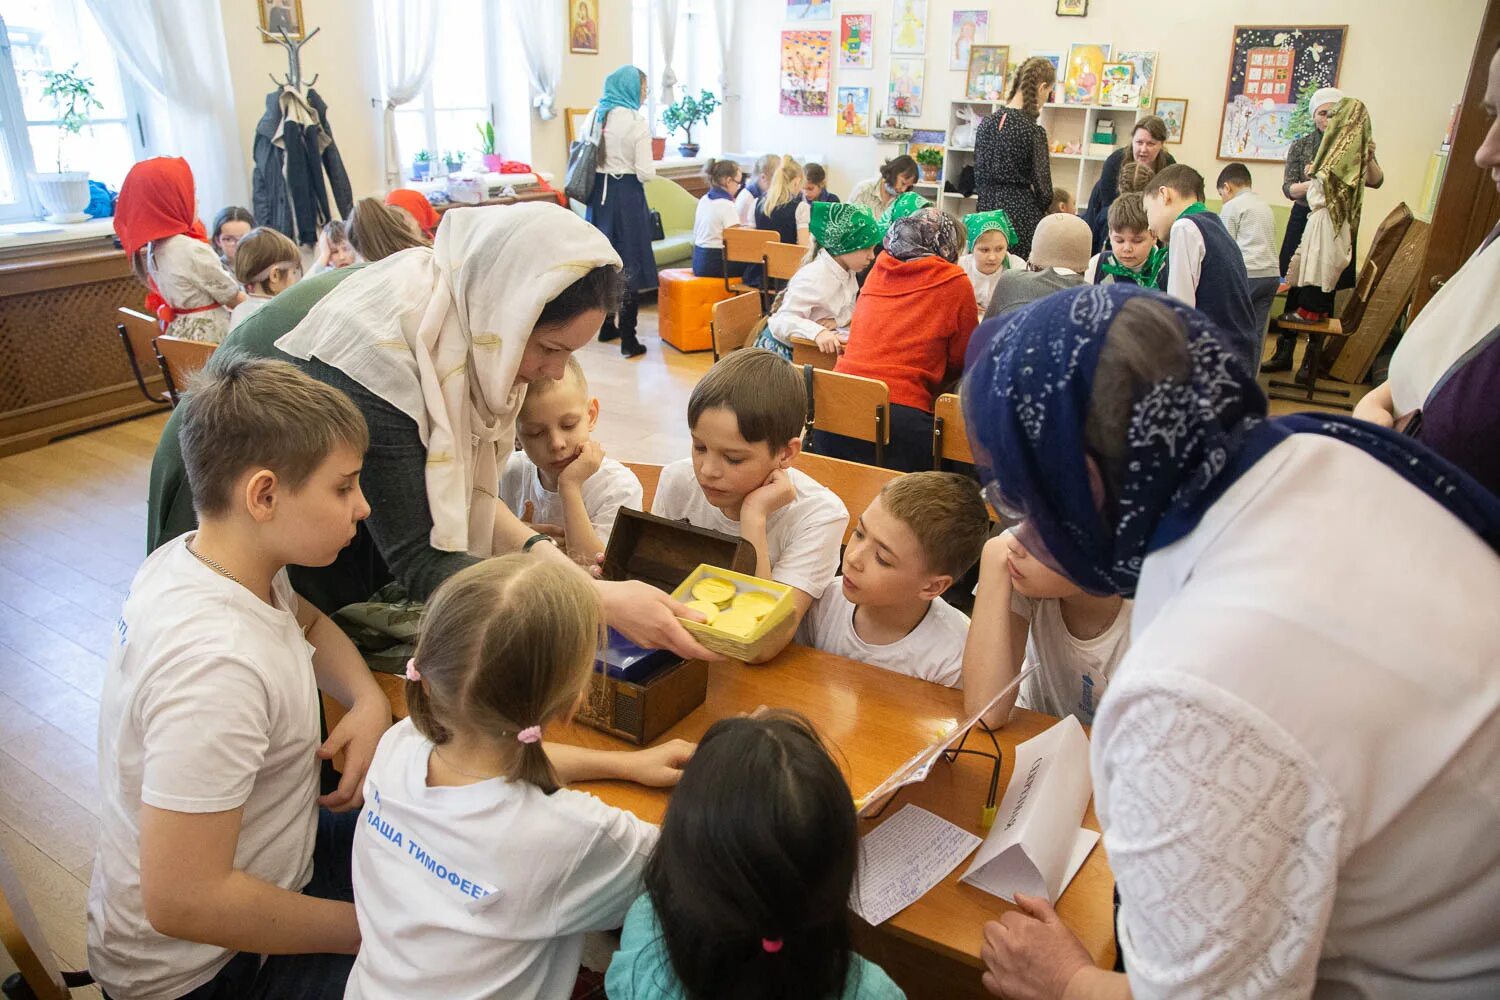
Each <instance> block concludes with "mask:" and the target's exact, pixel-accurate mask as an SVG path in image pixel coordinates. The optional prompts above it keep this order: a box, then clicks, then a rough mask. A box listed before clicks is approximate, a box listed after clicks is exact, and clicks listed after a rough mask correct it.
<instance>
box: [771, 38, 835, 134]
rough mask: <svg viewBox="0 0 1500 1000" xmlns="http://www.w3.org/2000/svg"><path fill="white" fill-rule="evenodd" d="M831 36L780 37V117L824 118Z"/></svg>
mask: <svg viewBox="0 0 1500 1000" xmlns="http://www.w3.org/2000/svg"><path fill="white" fill-rule="evenodd" d="M832 58H833V32H831V31H783V32H782V33H781V113H782V114H784V115H826V114H828V78H829V70H830V68H831V67H830V65H829V64H830V62H831V60H832Z"/></svg>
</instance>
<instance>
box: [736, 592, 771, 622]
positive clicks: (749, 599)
mask: <svg viewBox="0 0 1500 1000" xmlns="http://www.w3.org/2000/svg"><path fill="white" fill-rule="evenodd" d="M775 606H776V598H774V597H772V596H771V595H770V594H767V593H764V592H762V591H759V590H747V591H745V592H744V593H743V594H741V595H739V596H738V597H736V598H735V599H734V603H733V604H731V605H730V607H731V608H732V609H733V610H735V611H744V612H746V613H747V614H749V615H751V616H753V617H754V618H755V619H756V620H757V621H759V620H760V619H762V618H764V617H765V616H766V615H767V614H769V613H770V611H771V609H772V608H774V607H775Z"/></svg>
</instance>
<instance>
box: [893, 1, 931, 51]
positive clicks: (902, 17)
mask: <svg viewBox="0 0 1500 1000" xmlns="http://www.w3.org/2000/svg"><path fill="white" fill-rule="evenodd" d="M893 4H894V7H893V10H894V15H893V17H894V21H893V23H892V25H891V51H892V52H894V53H895V54H897V55H911V56H919V55H922V54H923V53H925V52H926V51H927V0H893Z"/></svg>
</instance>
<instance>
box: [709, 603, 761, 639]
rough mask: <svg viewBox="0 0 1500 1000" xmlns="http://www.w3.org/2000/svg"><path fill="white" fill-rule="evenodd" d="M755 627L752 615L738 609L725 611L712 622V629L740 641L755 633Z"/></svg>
mask: <svg viewBox="0 0 1500 1000" xmlns="http://www.w3.org/2000/svg"><path fill="white" fill-rule="evenodd" d="M755 625H756V621H755V616H754V615H751V614H749V613H747V612H744V611H740V610H738V609H735V610H732V611H725V612H723V613H722V614H720V615H719V617H718V618H717V619H716V620H715V621H714V628H716V629H718V630H719V631H720V632H727V633H729V634H730V635H733V636H738V637H740V638H741V639H745V638H748V637H749V635H750V633H751V632H753V631H755Z"/></svg>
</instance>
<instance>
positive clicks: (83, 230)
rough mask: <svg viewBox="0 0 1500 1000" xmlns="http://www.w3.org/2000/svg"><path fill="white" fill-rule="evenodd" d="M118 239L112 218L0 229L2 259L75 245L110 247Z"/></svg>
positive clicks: (13, 224) (29, 224) (27, 223)
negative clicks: (94, 244) (95, 244)
mask: <svg viewBox="0 0 1500 1000" xmlns="http://www.w3.org/2000/svg"><path fill="white" fill-rule="evenodd" d="M114 238H115V220H114V219H113V218H105V219H90V220H89V221H88V222H72V223H53V222H17V223H11V224H9V225H0V259H3V258H11V257H19V256H22V255H24V254H29V253H33V252H35V251H36V250H37V249H38V248H47V249H58V248H62V247H66V246H70V245H74V244H93V243H97V244H99V245H100V246H111V245H113V243H114Z"/></svg>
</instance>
